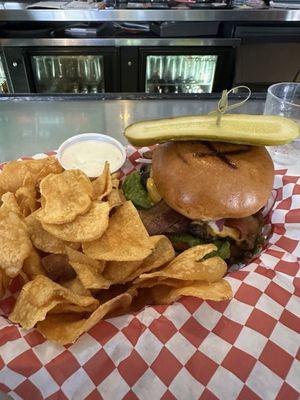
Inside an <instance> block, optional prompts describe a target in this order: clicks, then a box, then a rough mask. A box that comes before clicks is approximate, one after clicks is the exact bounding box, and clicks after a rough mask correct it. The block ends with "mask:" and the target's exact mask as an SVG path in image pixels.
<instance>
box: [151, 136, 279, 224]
mask: <svg viewBox="0 0 300 400" xmlns="http://www.w3.org/2000/svg"><path fill="white" fill-rule="evenodd" d="M152 173H153V179H154V182H155V185H156V187H157V189H158V191H159V193H160V195H161V196H162V198H163V199H164V200H165V201H166V203H167V204H168V205H169V206H170V207H171V208H173V209H174V210H176V211H178V212H179V213H181V214H183V215H185V216H186V217H188V218H190V219H192V220H196V219H201V220H216V219H220V218H242V217H247V216H249V215H252V214H254V213H256V212H257V211H258V210H260V209H261V208H262V207H263V206H264V205H265V204H266V202H267V200H268V198H269V196H270V194H271V190H272V187H273V178H274V167H273V162H272V159H271V157H270V156H269V153H268V152H267V150H266V149H265V148H264V147H257V146H245V145H237V144H229V143H221V142H201V141H186V142H167V143H164V144H160V145H158V146H157V147H156V148H155V150H154V153H153V159H152Z"/></svg>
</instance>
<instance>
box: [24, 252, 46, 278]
mask: <svg viewBox="0 0 300 400" xmlns="http://www.w3.org/2000/svg"><path fill="white" fill-rule="evenodd" d="M23 271H24V272H25V274H26V275H27V276H28V278H29V280H32V279H34V278H35V277H36V276H38V275H45V270H44V268H43V267H42V264H41V258H40V256H39V254H38V252H37V251H36V250H35V249H34V248H32V250H31V252H30V254H29V256H28V257H27V258H25V260H24V264H23Z"/></svg>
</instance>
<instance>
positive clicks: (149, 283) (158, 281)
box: [131, 277, 199, 290]
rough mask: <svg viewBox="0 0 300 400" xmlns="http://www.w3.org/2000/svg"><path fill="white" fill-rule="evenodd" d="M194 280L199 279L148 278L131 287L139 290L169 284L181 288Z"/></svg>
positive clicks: (189, 284) (191, 283)
mask: <svg viewBox="0 0 300 400" xmlns="http://www.w3.org/2000/svg"><path fill="white" fill-rule="evenodd" d="M195 282H199V281H186V280H183V279H173V278H157V277H156V278H150V279H145V280H141V281H140V282H138V283H134V284H133V286H131V288H133V289H137V290H139V289H140V288H152V287H154V286H157V285H164V286H171V287H174V288H181V287H183V286H191V285H193V284H194V283H195Z"/></svg>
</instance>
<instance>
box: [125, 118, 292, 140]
mask: <svg viewBox="0 0 300 400" xmlns="http://www.w3.org/2000/svg"><path fill="white" fill-rule="evenodd" d="M299 134H300V125H299V124H298V123H297V122H295V121H293V120H291V119H288V118H284V117H280V116H276V115H248V114H225V115H223V116H222V119H221V123H220V125H217V124H216V116H215V115H211V114H210V115H191V116H185V117H175V118H165V119H157V120H151V121H142V122H137V123H135V124H132V125H130V126H128V127H127V128H126V129H125V136H126V138H127V139H128V141H129V142H130V143H132V144H133V145H135V146H149V145H152V144H155V143H162V142H167V141H170V140H209V141H220V142H229V143H237V144H248V145H253V146H277V145H280V144H286V143H289V142H291V141H292V140H294V139H296V138H297V137H298V136H299Z"/></svg>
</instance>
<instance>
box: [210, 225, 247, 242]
mask: <svg viewBox="0 0 300 400" xmlns="http://www.w3.org/2000/svg"><path fill="white" fill-rule="evenodd" d="M208 230H209V233H210V234H211V235H213V236H218V237H222V238H224V237H230V238H232V239H234V240H236V241H237V242H238V241H240V231H239V230H238V229H236V228H231V227H230V226H225V225H224V226H223V229H222V230H221V231H220V230H219V228H218V226H217V225H216V223H215V222H213V221H211V222H209V223H208Z"/></svg>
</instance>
